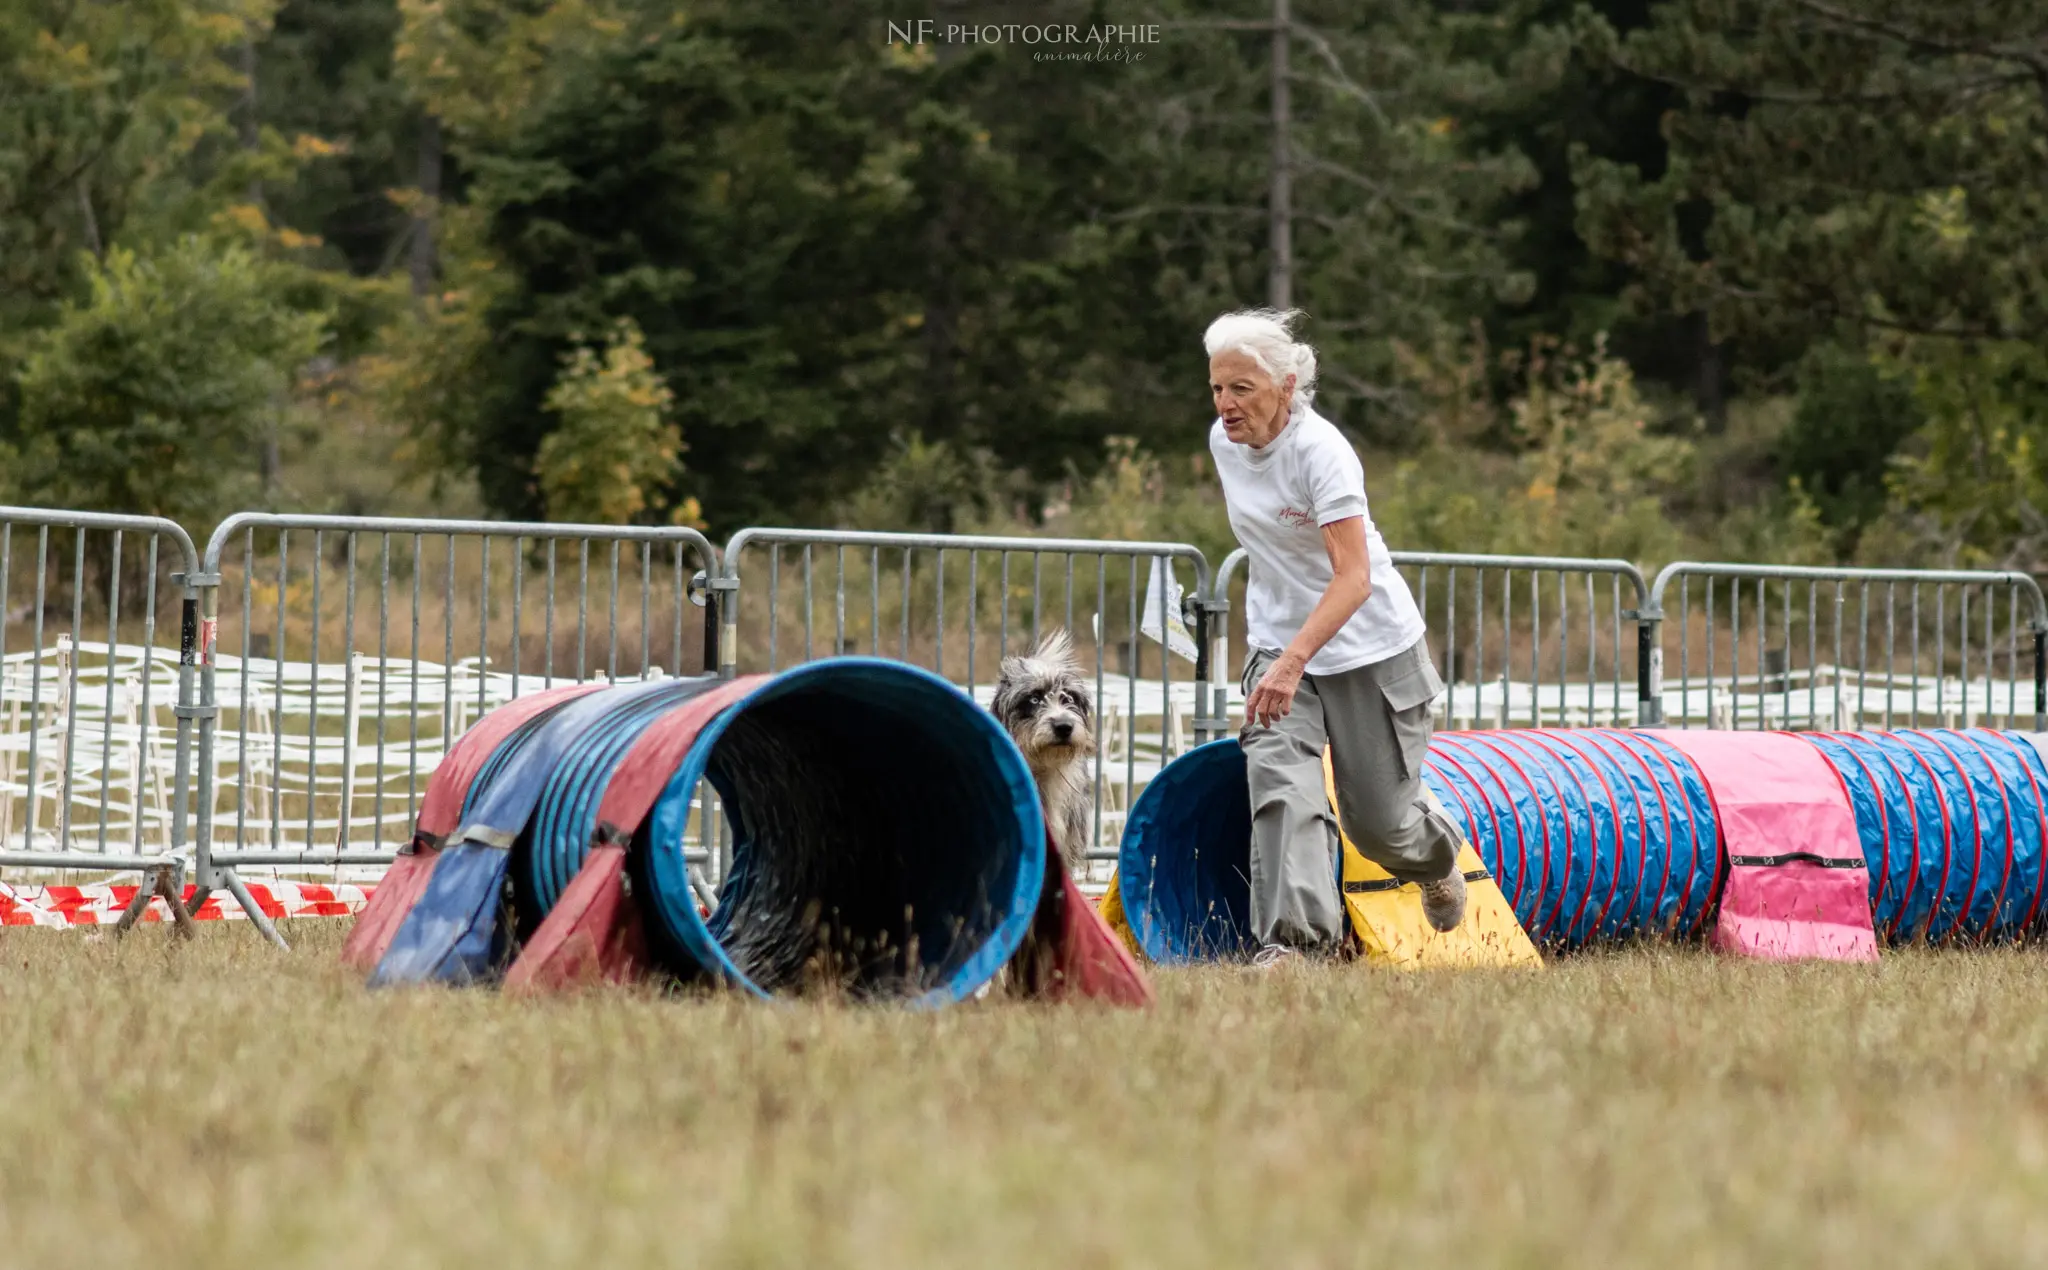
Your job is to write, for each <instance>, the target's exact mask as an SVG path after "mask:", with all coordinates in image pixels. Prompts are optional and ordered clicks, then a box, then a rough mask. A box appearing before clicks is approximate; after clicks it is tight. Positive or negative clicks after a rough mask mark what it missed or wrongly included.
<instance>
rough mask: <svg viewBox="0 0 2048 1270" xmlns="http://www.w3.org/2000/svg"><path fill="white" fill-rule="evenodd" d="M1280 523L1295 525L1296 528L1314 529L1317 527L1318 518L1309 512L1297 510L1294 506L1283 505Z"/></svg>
mask: <svg viewBox="0 0 2048 1270" xmlns="http://www.w3.org/2000/svg"><path fill="white" fill-rule="evenodd" d="M1280 523H1281V524H1283V525H1293V526H1294V527H1295V528H1296V529H1314V528H1315V527H1316V518H1315V517H1313V516H1311V515H1309V514H1308V513H1307V512H1303V511H1296V510H1295V509H1294V508H1292V507H1283V508H1281V509H1280Z"/></svg>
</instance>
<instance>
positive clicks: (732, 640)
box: [704, 552, 740, 679]
mask: <svg viewBox="0 0 2048 1270" xmlns="http://www.w3.org/2000/svg"><path fill="white" fill-rule="evenodd" d="M737 555H738V553H736V552H732V553H729V554H728V555H727V557H726V559H725V560H724V561H722V562H721V563H722V564H723V565H724V566H725V568H724V572H723V573H721V572H719V571H718V566H717V565H713V566H712V568H711V570H710V571H709V574H708V576H707V577H706V579H705V582H704V589H705V605H704V607H705V618H704V621H705V627H704V633H705V635H706V636H707V637H708V636H709V635H710V633H711V623H712V622H714V621H715V622H717V624H718V677H719V678H720V679H731V678H733V677H735V676H737V675H738V674H739V669H740V604H739V599H740V569H739V561H738V559H737ZM704 652H705V660H706V661H709V660H710V659H711V650H710V648H709V647H708V646H707V647H706V648H705V650H704Z"/></svg>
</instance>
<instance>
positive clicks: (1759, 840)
mask: <svg viewBox="0 0 2048 1270" xmlns="http://www.w3.org/2000/svg"><path fill="white" fill-rule="evenodd" d="M1658 736H1659V738H1660V739H1662V740H1664V741H1667V742H1669V743H1670V744H1671V745H1672V746H1674V747H1675V748H1677V749H1679V750H1682V751H1684V752H1685V755H1686V756H1687V757H1688V758H1690V759H1692V761H1693V763H1694V764H1695V765H1696V766H1698V768H1699V770H1700V774H1701V775H1702V776H1704V777H1705V778H1706V782H1707V788H1708V790H1709V793H1710V794H1711V796H1712V798H1713V800H1714V809H1715V818H1716V819H1717V820H1718V821H1719V822H1720V826H1721V845H1722V851H1723V852H1724V853H1725V856H1726V859H1727V865H1728V876H1727V881H1726V883H1725V884H1724V885H1723V888H1722V891H1721V910H1720V916H1719V918H1718V920H1717V921H1716V923H1715V926H1714V931H1713V933H1712V935H1711V936H1710V942H1711V943H1712V945H1713V946H1714V947H1715V948H1717V949H1719V950H1721V951H1723V952H1727V953H1732V954H1735V955H1737V956H1744V957H1758V958H1763V959H1766V960H1776V961H1789V960H1795V959H1801V958H1816V959H1823V960H1828V961H1875V960H1877V935H1876V932H1875V931H1874V930H1873V929H1872V928H1871V922H1870V875H1869V872H1868V870H1867V869H1866V867H1865V863H1864V859H1863V846H1862V843H1861V841H1860V840H1859V838H1858V837H1857V832H1856V818H1855V815H1854V813H1853V812H1852V811H1851V810H1850V807H1849V795H1848V792H1847V791H1846V790H1845V789H1844V788H1843V786H1842V781H1841V777H1840V776H1839V775H1837V774H1836V772H1835V769H1834V767H1833V766H1832V765H1830V764H1829V763H1828V762H1827V760H1826V759H1825V758H1823V757H1822V756H1821V755H1820V754H1819V753H1818V752H1817V751H1815V750H1814V749H1813V747H1812V746H1810V745H1807V744H1806V743H1804V742H1803V741H1801V740H1799V739H1798V738H1796V737H1793V736H1788V735H1785V734H1782V733H1755V732H1747V733H1738V732H1686V731H1671V732H1661V733H1659V734H1658Z"/></svg>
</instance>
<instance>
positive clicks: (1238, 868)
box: [1117, 740, 1256, 963]
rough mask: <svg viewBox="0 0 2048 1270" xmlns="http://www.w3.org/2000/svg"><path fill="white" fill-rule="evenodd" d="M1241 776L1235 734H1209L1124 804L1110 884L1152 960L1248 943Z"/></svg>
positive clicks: (1247, 832) (1205, 955)
mask: <svg viewBox="0 0 2048 1270" xmlns="http://www.w3.org/2000/svg"><path fill="white" fill-rule="evenodd" d="M1247 781H1248V777H1247V771H1246V767H1245V759H1244V751H1243V750H1242V749H1240V748H1238V744H1237V742H1236V741H1232V740H1224V741H1211V742H1209V743H1208V744H1206V745H1200V746H1196V747H1195V748H1194V749H1192V750H1190V751H1188V752H1187V753H1186V754H1183V755H1182V756H1181V757H1179V758H1177V759H1175V760H1174V761H1173V762H1171V763H1169V764H1167V765H1166V767H1165V768H1164V769H1163V770H1161V771H1160V773H1159V775H1157V776H1155V777H1153V778H1152V781H1151V783H1150V784H1148V785H1146V786H1145V791H1144V792H1143V793H1142V794H1140V795H1138V799H1137V802H1136V803H1134V804H1133V805H1132V807H1131V810H1130V815H1129V816H1128V817H1127V818H1126V821H1125V825H1124V836H1123V841H1122V842H1121V843H1120V844H1119V846H1118V850H1117V879H1118V881H1117V886H1118V888H1119V890H1120V891H1121V892H1122V894H1123V903H1124V913H1125V916H1126V917H1127V918H1128V919H1129V921H1130V923H1131V934H1132V935H1134V936H1135V937H1136V938H1137V941H1138V947H1140V948H1142V949H1144V951H1145V955H1146V956H1147V957H1150V958H1151V959H1152V960H1153V961H1156V962H1162V963H1171V962H1182V961H1208V960H1215V959H1227V958H1231V957H1238V956H1244V955H1248V954H1250V953H1252V952H1254V951H1256V946H1255V945H1254V944H1253V942H1252V937H1251V872H1250V870H1251V839H1252V812H1251V794H1250V786H1249V785H1248V784H1247Z"/></svg>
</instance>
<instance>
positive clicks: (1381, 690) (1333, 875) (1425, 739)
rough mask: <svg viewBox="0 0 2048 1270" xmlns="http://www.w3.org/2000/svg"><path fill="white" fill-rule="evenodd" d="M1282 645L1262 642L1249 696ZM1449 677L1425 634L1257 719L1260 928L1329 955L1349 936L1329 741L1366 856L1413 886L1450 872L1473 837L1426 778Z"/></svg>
mask: <svg viewBox="0 0 2048 1270" xmlns="http://www.w3.org/2000/svg"><path fill="white" fill-rule="evenodd" d="M1277 656H1278V654H1277V653H1273V652H1270V651H1267V650H1265V649H1256V648H1255V649H1253V650H1252V655H1251V658H1250V660H1248V661H1247V662H1246V663H1245V668H1244V678H1243V680H1242V682H1241V685H1240V686H1241V687H1242V688H1243V690H1244V691H1245V693H1246V694H1247V695H1249V694H1250V692H1251V690H1252V688H1253V687H1254V686H1255V685H1257V683H1258V682H1259V677H1260V676H1262V675H1264V674H1265V673H1266V667H1268V666H1270V665H1271V664H1272V663H1273V661H1274V659H1275V658H1276V657H1277ZM1442 687H1443V681H1442V680H1440V679H1439V678H1438V677H1437V673H1436V668H1435V667H1434V666H1432V665H1431V664H1430V660H1429V641H1428V640H1426V639H1424V640H1418V641H1417V642H1416V643H1415V644H1413V645H1411V646H1410V647H1408V648H1407V649H1404V650H1403V651H1401V652H1398V653H1395V654H1394V655H1393V656H1392V657H1389V658H1387V659H1386V660H1385V661H1380V662H1374V663H1373V664H1372V665H1369V666H1360V667H1359V668H1357V669H1356V670H1347V671H1345V672H1344V673H1342V674H1339V675H1307V674H1305V675H1303V676H1302V677H1301V687H1300V688H1299V689H1298V690H1297V691H1296V692H1295V694H1294V709H1293V712H1292V713H1290V714H1288V715H1287V716H1286V717H1285V718H1283V719H1279V720H1277V721H1276V722H1275V723H1274V725H1273V726H1272V727H1260V726H1258V725H1256V724H1254V723H1251V722H1250V721H1247V722H1246V723H1245V726H1244V730H1243V731H1242V732H1240V733H1239V734H1238V744H1239V745H1241V746H1242V747H1243V749H1244V756H1245V761H1246V763H1247V765H1248V766H1249V768H1250V771H1251V800H1252V861H1251V864H1252V876H1251V891H1252V913H1251V919H1252V936H1253V938H1255V939H1256V940H1257V941H1258V942H1259V943H1260V944H1286V945H1289V946H1291V947H1295V948H1301V949H1304V950H1314V951H1323V950H1328V949H1330V948H1332V947H1334V946H1335V944H1336V943H1337V942H1338V940H1339V939H1341V938H1342V936H1343V932H1344V902H1343V898H1342V897H1341V896H1340V895H1339V894H1338V890H1337V849H1338V841H1337V825H1336V824H1335V823H1334V822H1333V821H1332V820H1331V819H1330V809H1329V800H1328V799H1327V798H1326V797H1325V796H1324V793H1323V747H1324V745H1325V744H1326V743H1327V744H1328V746H1329V748H1330V764H1331V767H1332V768H1333V769H1334V770H1335V773H1336V777H1337V814H1338V815H1339V816H1341V817H1342V818H1343V823H1344V832H1345V833H1346V835H1348V836H1349V837H1350V839H1351V841H1352V842H1353V843H1355V844H1357V847H1358V850H1359V851H1360V852H1361V853H1362V854H1363V855H1364V856H1365V858H1366V859H1368V860H1371V861H1372V862H1373V863H1375V864H1377V865H1379V866H1380V867H1381V868H1383V869H1385V870H1386V871H1387V872H1389V873H1391V874H1393V875H1394V876H1395V877H1397V878H1399V879H1401V880H1402V881H1403V882H1427V881H1432V880H1434V879H1436V878H1440V877H1443V876H1444V875H1445V874H1447V873H1449V872H1450V871H1451V869H1452V868H1453V866H1455V865H1456V864H1457V862H1458V850H1459V846H1460V844H1461V842H1462V839H1461V838H1460V837H1459V835H1458V831H1457V829H1456V828H1455V827H1454V826H1453V825H1452V824H1451V822H1450V820H1449V819H1448V818H1447V817H1446V816H1445V815H1444V814H1443V812H1442V811H1440V810H1438V809H1437V808H1436V807H1435V806H1433V805H1432V803H1431V801H1430V799H1429V797H1428V794H1427V793H1426V791H1425V790H1424V788H1423V784H1422V763H1423V758H1424V756H1425V754H1426V753H1427V751H1428V749H1429V737H1430V732H1431V723H1430V714H1429V709H1430V702H1431V701H1433V700H1435V698H1436V695H1437V693H1438V692H1439V691H1441V689H1442Z"/></svg>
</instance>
